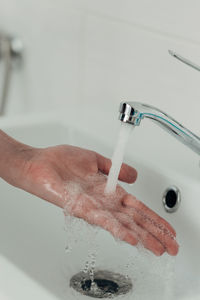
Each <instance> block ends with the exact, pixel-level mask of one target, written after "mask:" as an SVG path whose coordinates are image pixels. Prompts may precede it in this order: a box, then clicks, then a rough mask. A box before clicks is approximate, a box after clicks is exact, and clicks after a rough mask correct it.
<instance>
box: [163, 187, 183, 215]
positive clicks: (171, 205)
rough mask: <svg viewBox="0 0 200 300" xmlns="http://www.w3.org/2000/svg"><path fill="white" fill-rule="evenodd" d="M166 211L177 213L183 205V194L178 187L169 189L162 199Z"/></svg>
mask: <svg viewBox="0 0 200 300" xmlns="http://www.w3.org/2000/svg"><path fill="white" fill-rule="evenodd" d="M162 203H163V206H164V209H165V210H166V212H168V213H173V212H175V211H177V209H178V208H179V206H180V203H181V192H180V190H179V189H178V188H177V187H176V186H170V187H168V188H167V189H166V190H165V192H164V194H163V198H162Z"/></svg>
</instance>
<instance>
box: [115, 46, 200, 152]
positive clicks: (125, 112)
mask: <svg viewBox="0 0 200 300" xmlns="http://www.w3.org/2000/svg"><path fill="white" fill-rule="evenodd" d="M168 52H169V54H170V55H172V56H173V57H174V58H176V59H178V60H179V61H181V62H182V63H184V64H186V65H188V66H190V67H192V68H193V69H195V70H197V71H200V66H199V65H197V64H196V63H193V62H192V61H190V60H188V59H186V58H184V57H183V56H181V55H179V54H178V53H176V52H174V51H172V50H169V51H168ZM119 112H120V115H119V119H120V121H122V122H124V123H129V124H132V125H133V126H139V125H140V122H141V120H142V119H144V118H148V119H151V120H152V121H153V122H155V123H157V124H158V125H159V126H160V127H162V128H163V129H165V130H166V131H167V132H169V133H170V134H171V135H173V136H174V137H175V138H176V139H178V140H179V141H180V142H182V143H183V144H185V145H186V146H188V147H189V148H190V149H192V150H193V151H194V152H196V153H197V154H199V155H200V138H199V137H198V136H197V135H195V134H194V133H192V132H191V131H190V130H188V129H187V128H185V127H184V126H183V125H181V124H180V123H178V122H177V121H176V120H174V119H173V118H172V117H170V116H169V115H167V114H166V113H164V112H163V111H161V110H159V109H157V108H155V107H153V106H151V105H147V104H143V103H140V102H121V104H120V109H119Z"/></svg>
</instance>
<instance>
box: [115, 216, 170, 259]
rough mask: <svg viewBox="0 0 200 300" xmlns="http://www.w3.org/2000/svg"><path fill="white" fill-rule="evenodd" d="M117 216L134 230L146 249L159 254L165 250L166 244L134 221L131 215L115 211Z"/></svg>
mask: <svg viewBox="0 0 200 300" xmlns="http://www.w3.org/2000/svg"><path fill="white" fill-rule="evenodd" d="M115 217H116V218H117V219H118V221H120V222H121V223H122V224H123V225H124V226H126V227H127V228H129V229H130V230H131V231H132V232H134V234H135V235H136V236H137V239H138V241H139V242H141V243H142V245H143V246H144V247H145V248H146V249H148V250H150V251H151V252H153V253H154V254H155V255H157V256H160V255H162V254H163V253H164V252H165V248H164V246H163V245H162V244H161V243H160V242H159V241H158V240H157V239H156V238H155V237H154V236H153V235H152V234H150V233H149V232H148V231H146V230H144V229H143V228H141V227H140V226H138V225H137V224H136V223H134V222H133V219H132V218H131V217H130V216H128V215H127V214H124V213H121V212H117V213H115Z"/></svg>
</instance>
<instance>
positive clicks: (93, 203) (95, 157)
mask: <svg viewBox="0 0 200 300" xmlns="http://www.w3.org/2000/svg"><path fill="white" fill-rule="evenodd" d="M18 156H19V157H20V155H18ZM21 156H23V158H22V157H21V161H24V162H25V163H23V165H22V166H23V167H22V168H21V170H20V171H18V173H17V177H16V178H15V180H14V183H13V180H10V181H12V184H14V185H15V186H18V187H20V188H22V189H24V190H26V191H28V192H30V193H32V194H35V195H37V196H38V197H40V198H43V199H45V200H47V201H49V202H51V203H54V204H55V205H58V206H60V207H62V208H64V209H65V211H66V212H67V213H69V214H71V215H73V216H76V217H78V218H83V219H84V220H86V221H87V222H88V223H90V224H95V225H97V226H101V227H103V228H104V229H105V230H108V231H110V232H111V234H112V235H113V236H114V237H116V238H119V239H121V240H123V241H125V242H127V243H129V244H131V245H136V244H137V243H138V242H141V243H142V244H143V245H144V247H146V248H147V249H149V250H151V251H152V252H153V253H155V254H156V255H162V254H163V253H164V252H165V251H167V252H168V253H169V254H170V255H176V254H177V252H178V244H177V242H176V240H175V236H176V233H175V231H174V229H173V228H172V227H171V226H170V225H169V224H168V223H167V222H166V221H165V220H164V219H162V218H161V217H159V216H158V215H157V214H156V213H154V212H153V211H152V210H150V209H149V208H148V207H147V206H145V205H144V204H143V203H142V202H140V201H139V200H137V199H136V198H135V197H134V196H132V195H130V194H128V193H127V192H126V191H125V190H124V189H123V188H122V187H120V186H119V185H118V186H117V189H116V192H115V193H113V194H112V195H105V194H104V188H105V185H106V180H107V178H106V176H105V175H107V174H108V172H109V169H110V166H111V161H110V160H109V159H107V158H105V157H103V156H101V155H99V154H97V153H95V152H93V151H89V150H85V149H81V148H77V147H73V146H68V145H63V146H56V147H49V148H46V149H35V148H31V147H28V148H27V149H25V150H24V151H21ZM136 177H137V172H136V170H135V169H133V168H131V167H130V166H128V165H126V164H123V165H122V168H121V171H120V174H119V179H120V180H122V181H125V182H128V183H133V182H134V181H135V180H136ZM7 181H9V180H7Z"/></svg>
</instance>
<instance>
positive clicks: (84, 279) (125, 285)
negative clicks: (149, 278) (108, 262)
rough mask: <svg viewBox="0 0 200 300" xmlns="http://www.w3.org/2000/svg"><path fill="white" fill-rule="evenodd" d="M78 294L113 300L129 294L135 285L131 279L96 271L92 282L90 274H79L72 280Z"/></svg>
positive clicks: (72, 285)
mask: <svg viewBox="0 0 200 300" xmlns="http://www.w3.org/2000/svg"><path fill="white" fill-rule="evenodd" d="M70 286H71V287H72V288H74V289H75V290H76V291H77V292H79V293H81V294H83V295H87V296H90V297H93V298H113V297H114V296H118V295H124V294H126V293H128V292H129V291H130V290H131V289H132V287H133V285H132V282H131V280H130V278H127V277H125V276H124V275H121V274H118V273H113V272H110V271H96V272H95V273H94V281H93V282H92V281H91V279H90V276H89V273H84V272H79V273H78V274H76V275H74V276H73V277H72V278H71V280H70Z"/></svg>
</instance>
